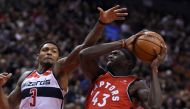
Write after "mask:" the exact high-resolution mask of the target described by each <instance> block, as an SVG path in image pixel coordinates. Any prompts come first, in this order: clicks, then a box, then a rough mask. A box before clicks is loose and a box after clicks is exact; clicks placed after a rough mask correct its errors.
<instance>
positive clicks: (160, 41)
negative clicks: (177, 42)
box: [147, 34, 164, 43]
mask: <svg viewBox="0 0 190 109" xmlns="http://www.w3.org/2000/svg"><path fill="white" fill-rule="evenodd" d="M147 36H153V37H155V38H156V39H158V40H159V41H160V42H161V43H163V40H164V39H162V37H161V36H160V37H161V39H162V40H161V39H160V38H158V37H157V36H154V35H150V34H147Z"/></svg>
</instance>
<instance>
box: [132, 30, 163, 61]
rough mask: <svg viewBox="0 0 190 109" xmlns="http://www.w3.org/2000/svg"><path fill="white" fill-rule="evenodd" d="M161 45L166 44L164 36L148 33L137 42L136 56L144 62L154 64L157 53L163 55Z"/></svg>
mask: <svg viewBox="0 0 190 109" xmlns="http://www.w3.org/2000/svg"><path fill="white" fill-rule="evenodd" d="M161 44H165V42H164V39H163V38H162V36H160V35H159V34H158V33H156V32H152V31H146V32H144V35H141V36H140V37H138V39H137V40H136V42H135V45H134V52H135V55H136V56H137V57H138V58H139V59H141V60H142V61H144V62H152V61H153V60H154V59H155V58H156V56H157V55H156V53H158V54H160V53H161V49H162V47H161ZM155 52H156V53H155Z"/></svg>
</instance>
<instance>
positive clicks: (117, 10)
mask: <svg viewBox="0 0 190 109" xmlns="http://www.w3.org/2000/svg"><path fill="white" fill-rule="evenodd" d="M124 11H127V8H119V9H116V10H114V12H124Z"/></svg>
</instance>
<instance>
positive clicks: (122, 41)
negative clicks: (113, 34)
mask: <svg viewBox="0 0 190 109" xmlns="http://www.w3.org/2000/svg"><path fill="white" fill-rule="evenodd" d="M121 47H122V48H125V40H124V39H122V40H121Z"/></svg>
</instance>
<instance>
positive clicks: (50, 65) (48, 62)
mask: <svg viewBox="0 0 190 109" xmlns="http://www.w3.org/2000/svg"><path fill="white" fill-rule="evenodd" d="M54 63H55V62H54V61H45V62H44V63H43V64H44V66H46V67H52V66H53V65H54Z"/></svg>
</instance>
